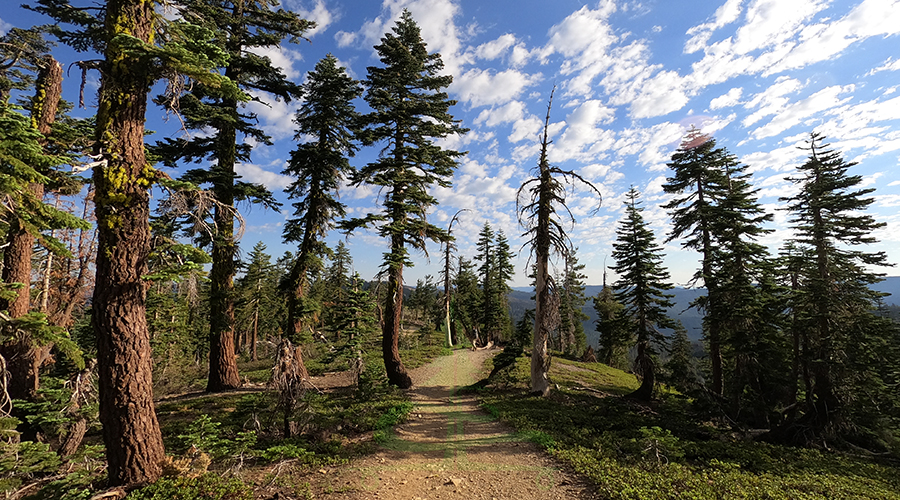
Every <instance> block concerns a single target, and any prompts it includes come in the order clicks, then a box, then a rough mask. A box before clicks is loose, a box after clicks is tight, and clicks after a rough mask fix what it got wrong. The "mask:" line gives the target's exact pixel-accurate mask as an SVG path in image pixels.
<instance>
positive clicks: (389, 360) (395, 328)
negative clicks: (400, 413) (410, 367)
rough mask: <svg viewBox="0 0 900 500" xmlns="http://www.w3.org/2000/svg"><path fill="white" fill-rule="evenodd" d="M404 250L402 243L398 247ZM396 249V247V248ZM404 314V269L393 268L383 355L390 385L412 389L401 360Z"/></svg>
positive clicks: (383, 334)
mask: <svg viewBox="0 0 900 500" xmlns="http://www.w3.org/2000/svg"><path fill="white" fill-rule="evenodd" d="M398 247H400V248H402V243H401V244H400V245H398ZM395 248H396V247H395ZM402 313H403V267H402V266H400V265H396V266H392V267H391V269H390V271H389V276H388V290H387V300H386V301H385V307H384V323H383V325H382V330H381V333H382V337H381V353H382V357H383V358H384V368H385V371H386V372H387V378H388V383H390V384H392V385H395V386H397V387H399V388H401V389H409V388H410V387H412V378H411V377H410V376H409V372H407V371H406V367H405V366H403V361H401V360H400V319H401V315H402Z"/></svg>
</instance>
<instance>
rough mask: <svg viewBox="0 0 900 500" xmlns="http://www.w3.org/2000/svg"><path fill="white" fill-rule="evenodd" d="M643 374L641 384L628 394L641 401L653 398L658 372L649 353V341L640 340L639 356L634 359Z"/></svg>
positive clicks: (638, 345)
mask: <svg viewBox="0 0 900 500" xmlns="http://www.w3.org/2000/svg"><path fill="white" fill-rule="evenodd" d="M634 364H635V366H636V367H637V369H638V371H639V372H640V375H641V386H640V387H638V388H637V389H636V390H634V392H632V393H630V394H628V397H629V398H634V399H638V400H641V401H650V400H651V399H652V398H653V386H654V385H655V384H656V374H655V370H654V367H653V359H651V358H650V355H649V354H647V342H646V341H644V342H638V344H637V357H636V358H635V360H634Z"/></svg>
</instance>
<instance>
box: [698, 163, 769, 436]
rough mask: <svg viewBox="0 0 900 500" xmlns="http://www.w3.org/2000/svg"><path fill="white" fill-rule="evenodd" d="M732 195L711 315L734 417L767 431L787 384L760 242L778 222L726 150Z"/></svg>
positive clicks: (724, 209)
mask: <svg viewBox="0 0 900 500" xmlns="http://www.w3.org/2000/svg"><path fill="white" fill-rule="evenodd" d="M722 151H724V154H723V155H722V159H721V162H720V163H719V165H718V167H719V168H722V169H724V170H723V172H722V173H723V176H724V179H725V182H726V184H725V188H726V193H725V196H724V198H723V199H722V200H721V203H720V205H719V206H718V207H717V209H718V211H719V213H720V215H719V216H717V217H715V218H714V220H713V225H712V227H711V233H712V235H713V237H714V239H715V241H716V242H717V243H718V245H717V246H718V252H717V253H716V255H715V260H714V262H713V263H712V266H711V267H712V269H713V273H714V280H713V281H714V282H715V283H716V290H717V292H718V298H719V301H718V302H717V303H715V304H710V305H709V307H708V309H707V311H708V312H707V314H708V315H709V316H710V317H714V318H715V323H716V324H718V325H721V329H720V332H721V340H722V345H723V359H724V361H725V362H726V364H727V367H726V369H725V380H724V382H725V389H726V391H725V392H726V393H727V396H728V397H729V399H730V400H731V405H732V409H731V418H732V419H735V420H737V421H742V422H750V423H751V424H752V425H756V426H764V425H768V423H769V418H770V417H769V412H770V411H771V410H772V409H773V408H775V406H776V405H777V404H778V403H779V401H777V400H776V398H778V397H780V396H781V393H782V391H781V390H780V388H781V387H783V386H784V385H785V379H784V374H785V372H786V365H785V364H784V362H785V359H786V356H785V352H784V347H785V346H784V345H783V342H782V339H781V335H780V332H779V326H780V325H779V324H778V322H779V319H780V317H781V315H782V314H781V309H782V307H781V306H780V305H779V304H778V303H777V302H776V287H775V284H774V281H773V280H772V272H773V270H772V266H771V259H770V257H769V252H768V250H767V249H766V247H765V246H764V245H762V244H760V243H759V242H758V241H757V240H758V239H759V238H760V237H762V236H764V235H766V234H768V233H771V232H772V231H771V230H770V229H766V228H765V227H764V226H763V224H765V223H766V222H768V221H770V220H771V219H772V215H771V214H767V213H766V212H765V210H763V208H762V207H761V206H760V204H759V202H758V201H757V199H756V190H754V189H753V188H752V186H751V185H750V182H749V177H750V176H749V174H747V173H745V171H746V168H747V167H746V166H745V165H742V164H740V163H739V162H738V161H737V158H735V157H734V156H733V155H731V154H729V153H727V151H725V150H724V148H723V149H722Z"/></svg>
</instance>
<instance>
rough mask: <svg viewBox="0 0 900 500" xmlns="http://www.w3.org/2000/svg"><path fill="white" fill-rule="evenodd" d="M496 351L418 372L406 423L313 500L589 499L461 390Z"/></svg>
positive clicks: (326, 482) (323, 479) (328, 478)
mask: <svg viewBox="0 0 900 500" xmlns="http://www.w3.org/2000/svg"><path fill="white" fill-rule="evenodd" d="M496 352H497V351H470V350H461V351H456V352H454V353H453V354H452V355H451V356H444V357H441V358H438V359H437V360H435V361H434V362H433V363H431V364H429V365H426V366H423V367H421V368H419V369H416V370H413V372H412V376H413V383H414V387H413V390H412V399H413V403H414V404H415V408H414V409H413V411H412V414H411V415H410V418H409V420H408V421H407V422H406V423H404V424H401V425H399V426H397V427H396V428H395V429H394V432H393V433H392V434H390V435H389V437H388V439H386V440H384V441H383V442H382V445H381V448H380V449H379V451H378V453H376V454H374V455H372V456H369V457H366V458H364V459H361V460H358V461H355V462H354V463H353V464H351V465H349V466H345V467H339V468H336V469H333V470H330V471H329V470H325V469H323V470H322V471H320V472H321V476H320V477H319V478H317V480H316V481H314V484H312V485H311V491H310V493H312V494H313V495H314V496H315V497H316V498H319V497H321V496H325V497H326V498H336V499H338V498H339V499H379V500H400V499H402V500H418V499H423V500H424V499H428V500H438V499H460V498H465V499H487V500H491V499H497V500H500V499H516V500H527V499H542V500H544V499H571V498H590V494H589V491H590V486H589V485H588V484H587V483H586V482H585V481H583V480H582V479H581V478H579V477H578V476H577V475H575V474H574V473H572V472H569V471H567V470H566V469H565V468H564V467H563V465H562V464H561V463H560V462H558V461H556V460H554V459H552V458H551V457H549V456H548V455H546V454H545V453H544V452H542V451H541V450H540V449H539V448H538V447H537V446H536V445H534V444H532V443H529V442H526V441H523V440H522V439H521V438H520V437H518V436H516V435H515V434H514V431H511V430H510V429H509V428H507V427H506V426H504V425H502V424H500V423H498V422H496V421H495V420H494V419H492V418H491V417H490V416H489V415H487V414H486V413H484V412H483V411H481V410H480V409H479V407H478V404H477V401H476V399H475V397H474V396H472V395H469V394H457V392H458V389H459V388H460V387H463V386H466V385H469V384H471V383H473V382H475V381H477V380H478V379H480V378H481V377H482V376H483V366H484V362H485V360H486V359H487V358H489V357H491V356H492V355H493V354H495V353H496Z"/></svg>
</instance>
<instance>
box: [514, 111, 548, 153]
mask: <svg viewBox="0 0 900 500" xmlns="http://www.w3.org/2000/svg"><path fill="white" fill-rule="evenodd" d="M543 126H544V122H542V121H541V120H540V119H538V117H536V116H534V115H530V116H528V117H527V118H522V119H520V120H517V121H516V122H515V124H514V125H513V130H512V133H511V134H509V137H507V140H508V141H509V142H512V143H516V142H520V141H523V140H525V139H535V140H536V139H537V137H538V133H540V131H541V127H543ZM529 147H531V145H529Z"/></svg>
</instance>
